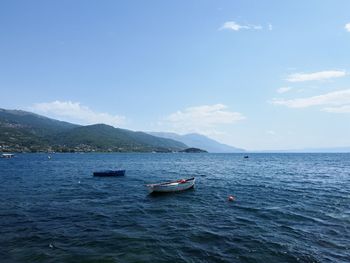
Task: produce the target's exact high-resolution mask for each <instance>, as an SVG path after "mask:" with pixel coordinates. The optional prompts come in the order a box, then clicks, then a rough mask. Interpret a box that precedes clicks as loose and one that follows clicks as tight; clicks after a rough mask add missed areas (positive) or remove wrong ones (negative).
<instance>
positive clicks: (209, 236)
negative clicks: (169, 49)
mask: <svg viewBox="0 0 350 263" xmlns="http://www.w3.org/2000/svg"><path fill="white" fill-rule="evenodd" d="M242 157H243V156H242V155H240V154H55V155H53V156H52V159H51V160H49V159H48V158H47V155H46V154H19V155H17V157H16V158H13V159H0V201H1V202H0V262H350V154H250V158H249V159H243V158H242ZM105 168H123V169H126V170H127V174H126V176H125V177H116V178H94V177H92V171H94V170H98V169H105ZM192 176H195V177H196V178H197V183H196V188H195V189H194V190H188V191H186V192H182V193H178V194H169V195H161V196H150V195H148V192H147V189H146V187H145V186H144V184H146V183H153V182H158V181H164V180H172V179H179V178H184V177H192ZM230 194H232V195H234V196H235V197H236V201H235V202H228V201H227V197H228V195H230Z"/></svg>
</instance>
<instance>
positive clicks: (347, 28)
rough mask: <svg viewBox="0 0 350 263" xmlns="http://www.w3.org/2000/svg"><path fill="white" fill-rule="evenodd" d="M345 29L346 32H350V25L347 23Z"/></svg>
mask: <svg viewBox="0 0 350 263" xmlns="http://www.w3.org/2000/svg"><path fill="white" fill-rule="evenodd" d="M344 28H345V30H346V31H348V32H350V23H347V24H346V25H345V27H344Z"/></svg>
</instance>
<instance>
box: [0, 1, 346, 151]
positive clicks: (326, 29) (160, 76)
mask: <svg viewBox="0 0 350 263" xmlns="http://www.w3.org/2000/svg"><path fill="white" fill-rule="evenodd" d="M349 10H350V1H348V0H343V1H342V0H332V1H330V0H323V1H319V0H308V1H298V0H293V1H277V0H274V1H272V0H271V1H269V0H266V1H260V0H256V1H251V0H242V1H238V0H230V1H228V0H227V1H224V0H215V1H214V0H210V1H209V0H176V1H175V0H173V1H162V0H159V1H153V0H149V1H134V0H125V1H122V0H120V1H108V0H104V1H88V0H84V1H82V0H81V1H79V0H75V1H68V0H67V1H65V0H60V1H46V0H45V1H44V0H43V1H36V0H33V1H25V0H23V1H17V0H4V1H1V3H0V108H5V109H22V110H28V111H32V112H36V113H38V114H42V115H45V116H49V117H53V118H56V119H60V120H65V121H70V122H74V123H79V124H93V123H106V124H110V125H113V126H115V127H121V128H126V129H131V130H141V131H168V132H176V133H179V134H186V133H192V132H196V133H201V134H204V135H207V136H209V137H211V138H214V139H216V140H219V141H220V142H223V143H227V144H230V145H233V146H236V147H242V148H245V149H248V150H277V149H284V150H285V149H300V148H325V147H345V146H347V147H348V146H350V12H349Z"/></svg>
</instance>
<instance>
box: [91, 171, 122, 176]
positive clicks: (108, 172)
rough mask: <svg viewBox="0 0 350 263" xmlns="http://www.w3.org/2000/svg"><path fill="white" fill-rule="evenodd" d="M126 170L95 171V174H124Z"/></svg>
mask: <svg viewBox="0 0 350 263" xmlns="http://www.w3.org/2000/svg"><path fill="white" fill-rule="evenodd" d="M123 175H125V170H105V171H97V172H94V176H123Z"/></svg>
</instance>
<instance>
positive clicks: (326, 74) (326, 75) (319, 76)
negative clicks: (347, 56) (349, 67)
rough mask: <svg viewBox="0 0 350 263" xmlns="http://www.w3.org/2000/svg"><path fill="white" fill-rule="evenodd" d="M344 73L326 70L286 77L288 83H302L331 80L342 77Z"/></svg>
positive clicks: (342, 71)
mask: <svg viewBox="0 0 350 263" xmlns="http://www.w3.org/2000/svg"><path fill="white" fill-rule="evenodd" d="M345 75H346V72H345V71H344V70H327V71H318V72H313V73H295V74H291V75H289V76H288V77H287V79H286V80H287V81H289V82H303V81H311V80H326V79H332V78H340V77H344V76H345Z"/></svg>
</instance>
